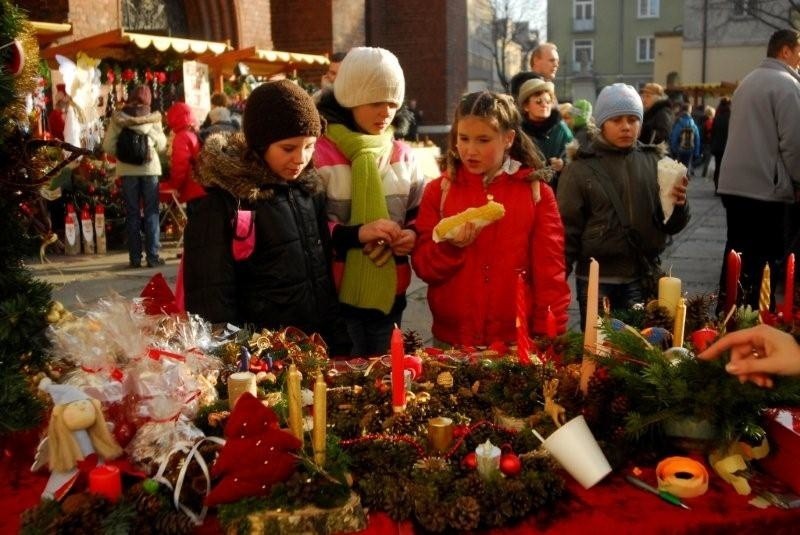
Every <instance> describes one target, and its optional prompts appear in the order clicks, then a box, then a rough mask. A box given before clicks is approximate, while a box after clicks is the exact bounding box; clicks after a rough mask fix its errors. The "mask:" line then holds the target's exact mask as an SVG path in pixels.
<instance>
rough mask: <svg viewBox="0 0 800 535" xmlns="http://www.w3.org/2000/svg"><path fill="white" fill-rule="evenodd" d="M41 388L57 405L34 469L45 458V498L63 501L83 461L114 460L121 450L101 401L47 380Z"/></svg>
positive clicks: (71, 387)
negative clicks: (108, 424) (48, 478)
mask: <svg viewBox="0 0 800 535" xmlns="http://www.w3.org/2000/svg"><path fill="white" fill-rule="evenodd" d="M39 388H40V389H41V390H44V391H45V392H47V393H49V394H50V396H51V397H52V398H53V403H54V404H55V406H54V407H53V412H52V414H51V416H50V424H49V426H48V428H47V437H46V438H45V439H44V440H43V441H42V443H41V444H40V445H39V451H38V452H37V459H36V461H35V462H34V466H33V468H32V470H36V469H38V468H39V467H41V466H42V465H43V464H44V462H45V459H46V460H47V461H46V462H47V464H48V466H49V468H50V472H51V474H50V480H49V481H48V482H47V486H46V487H45V490H44V492H43V493H42V497H43V498H55V499H61V498H62V497H63V496H64V495H65V494H66V492H67V491H68V490H69V489H70V487H72V485H73V484H74V483H75V480H76V479H77V478H78V475H79V462H80V461H84V460H85V459H87V458H88V457H89V456H90V455H92V454H96V455H97V457H99V459H98V461H99V460H100V459H115V458H117V457H119V456H120V455H121V454H122V448H121V447H120V446H119V444H117V442H116V440H114V437H113V436H112V435H111V432H110V431H109V429H108V426H107V425H106V420H105V418H104V417H103V411H102V409H101V406H100V402H99V401H98V400H96V399H92V398H90V397H89V396H88V395H87V394H86V393H85V392H83V391H82V390H80V389H79V388H77V387H74V386H72V385H58V384H53V383H52V381H50V379H47V378H45V379H43V380H42V382H41V383H39Z"/></svg>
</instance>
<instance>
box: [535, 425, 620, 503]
mask: <svg viewBox="0 0 800 535" xmlns="http://www.w3.org/2000/svg"><path fill="white" fill-rule="evenodd" d="M544 447H545V449H547V451H549V452H550V454H551V455H552V456H553V457H555V458H556V460H557V461H558V462H559V464H561V466H563V467H564V469H565V470H566V471H567V472H569V474H570V475H571V476H572V477H574V478H575V479H576V480H577V481H578V483H580V484H581V485H582V486H583V488H585V489H589V488H591V487H593V486H594V485H595V484H597V483H599V482H600V480H601V479H603V478H604V477H606V476H607V475H608V474H609V473H611V465H609V464H608V459H606V456H605V455H604V454H603V450H601V449H600V446H599V445H598V444H597V441H596V440H595V438H594V435H593V434H592V431H591V430H590V429H589V426H588V425H586V420H585V419H584V418H583V416H582V415H581V416H578V417H576V418H573V419H572V420H570V421H569V422H567V423H565V424H564V425H563V426H561V427H560V428H559V429H557V430H556V431H555V432H554V433H553V434H552V435H550V436H549V437H548V438H547V440H545V441H544Z"/></svg>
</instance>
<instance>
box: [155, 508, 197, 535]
mask: <svg viewBox="0 0 800 535" xmlns="http://www.w3.org/2000/svg"><path fill="white" fill-rule="evenodd" d="M194 528H195V525H194V522H192V519H191V518H189V517H188V516H186V515H185V514H183V513H180V512H178V511H167V512H163V513H161V514H159V515H158V516H157V517H156V519H155V522H154V523H153V531H155V532H156V533H158V534H159V535H185V534H187V533H191V532H192V531H194Z"/></svg>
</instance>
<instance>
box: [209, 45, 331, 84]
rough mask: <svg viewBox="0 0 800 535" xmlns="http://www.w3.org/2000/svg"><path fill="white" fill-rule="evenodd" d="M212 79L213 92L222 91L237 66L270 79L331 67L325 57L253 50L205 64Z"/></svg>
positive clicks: (214, 58)
mask: <svg viewBox="0 0 800 535" xmlns="http://www.w3.org/2000/svg"><path fill="white" fill-rule="evenodd" d="M206 63H207V64H208V66H209V68H210V70H211V73H212V76H213V78H214V89H215V90H216V91H221V90H222V86H223V82H224V79H225V77H227V76H230V75H232V74H234V73H235V70H236V66H237V65H238V64H239V63H244V64H245V65H247V68H248V69H249V73H250V74H251V75H253V76H263V77H270V76H275V75H277V74H287V75H292V76H295V75H296V74H297V72H298V71H301V70H306V69H319V68H320V67H325V66H326V65H328V64H329V63H330V60H329V59H328V58H327V57H326V56H321V55H316V54H301V53H299V52H284V51H281V50H267V49H263V48H256V47H254V46H251V47H247V48H241V49H239V50H229V51H227V52H225V53H223V54H220V55H218V56H216V57H213V58H208V59H207V60H206Z"/></svg>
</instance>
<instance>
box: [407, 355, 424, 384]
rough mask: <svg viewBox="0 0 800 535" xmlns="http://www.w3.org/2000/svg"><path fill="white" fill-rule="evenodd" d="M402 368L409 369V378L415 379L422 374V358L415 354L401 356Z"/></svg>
mask: <svg viewBox="0 0 800 535" xmlns="http://www.w3.org/2000/svg"><path fill="white" fill-rule="evenodd" d="M403 369H406V370H410V371H411V379H412V380H414V379H416V378H417V377H419V376H420V375H422V359H421V358H419V357H418V356H416V355H406V356H405V357H403Z"/></svg>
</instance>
